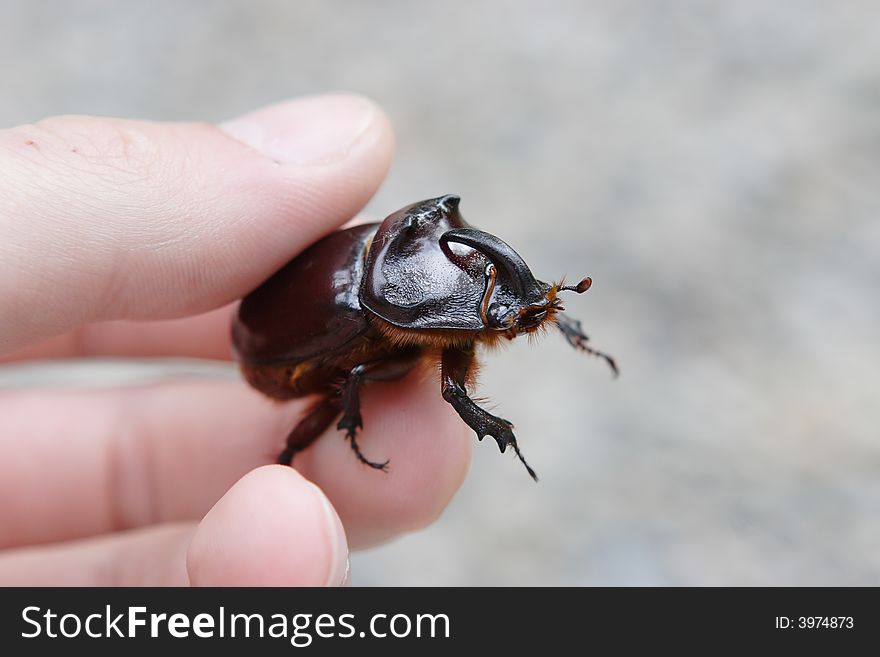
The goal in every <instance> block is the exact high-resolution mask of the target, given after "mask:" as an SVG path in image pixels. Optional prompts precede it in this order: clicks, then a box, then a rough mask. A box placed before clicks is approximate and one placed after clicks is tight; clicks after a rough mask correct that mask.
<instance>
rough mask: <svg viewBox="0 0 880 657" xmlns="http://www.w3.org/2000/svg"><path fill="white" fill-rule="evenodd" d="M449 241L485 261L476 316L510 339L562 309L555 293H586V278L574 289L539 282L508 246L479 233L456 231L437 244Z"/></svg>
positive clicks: (501, 241)
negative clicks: (483, 288) (478, 253)
mask: <svg viewBox="0 0 880 657" xmlns="http://www.w3.org/2000/svg"><path fill="white" fill-rule="evenodd" d="M449 242H457V243H459V244H464V245H466V246H469V247H471V248H473V249H475V250H477V251H479V252H480V253H482V254H483V255H484V256H485V257H486V258H487V259H488V260H489V262H488V263H487V264H486V269H485V277H486V287H485V292H484V295H483V300H482V302H481V304H480V317H481V318H482V320H483V324H484V325H485V326H486V327H487V328H490V329H494V330H496V331H506V332H507V336H508V337H510V338H513V337H516V336H517V335H519V334H521V333H532V332H534V331H536V330H538V329H539V328H540V327H541V326H542V325H543V324H544V322H546V321H547V320H550V319H551V318H552V317H553V315H554V314H555V313H556V312H557V311H559V310H563V308H562V306H561V305H560V300H559V296H558V293H559V292H561V291H563V290H573V291H575V292H577V293H578V294H580V293H582V292H586V291H587V290H588V289H589V287H590V284H591V283H592V281H591V279H589V278H585V279H583V280H582V281H581V282H580V283H578V285H576V286H566V285H562V284H561V283H557V284H553V285H549V284H547V283H544V282H542V281H539V280H537V279H536V278H535V277H534V275H533V274H532V271H531V270H530V269H529V266H528V265H527V264H526V262H525V260H523V259H522V257H521V256H520V255H519V254H518V253H517V252H516V251H514V250H513V248H512V247H511V246H510V245H509V244H507V243H506V242H504V241H503V240H501V239H499V238H498V237H496V236H495V235H492V234H490V233H486V232H484V231H481V230H477V229H474V228H460V229H456V230H450V231H447V232H445V233H444V234H443V235H441V237H440V243H441V245H445V244H447V243H449Z"/></svg>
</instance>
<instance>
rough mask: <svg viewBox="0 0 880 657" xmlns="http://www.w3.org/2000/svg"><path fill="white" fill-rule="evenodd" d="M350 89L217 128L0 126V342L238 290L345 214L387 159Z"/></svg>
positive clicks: (193, 304)
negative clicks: (5, 127)
mask: <svg viewBox="0 0 880 657" xmlns="http://www.w3.org/2000/svg"><path fill="white" fill-rule="evenodd" d="M391 151H392V136H391V129H390V126H389V124H388V121H387V118H386V117H385V115H384V114H383V113H382V111H381V110H380V109H379V108H378V107H377V106H376V105H374V104H373V103H372V102H370V101H368V100H366V99H364V98H360V97H357V96H324V97H315V98H308V99H302V100H295V101H288V102H284V103H279V104H277V105H274V106H271V107H268V108H264V109H262V110H258V111H256V112H253V113H251V114H248V115H246V116H243V117H240V118H238V119H235V120H232V121H229V122H227V123H225V124H223V125H222V126H219V127H218V126H213V125H208V124H193V123H154V122H146V121H129V120H123V119H108V118H95V117H80V116H62V117H54V118H50V119H46V120H43V121H40V122H38V123H36V124H31V125H24V126H19V127H17V128H11V129H8V130H3V131H0V317H2V318H3V322H2V323H0V352H2V351H8V350H11V349H14V348H16V347H19V346H21V345H23V344H25V343H26V342H29V341H34V340H37V339H40V338H44V337H48V336H51V335H55V334H58V333H62V332H64V331H66V330H69V329H71V328H74V327H76V326H78V325H81V324H84V323H87V322H91V321H96V320H106V319H122V318H125V319H149V318H156V319H159V318H168V317H178V316H183V315H189V314H195V313H198V312H202V311H205V310H209V309H211V308H215V307H218V306H220V305H222V304H224V303H227V302H229V301H232V300H234V299H236V298H239V297H241V296H243V295H244V294H245V293H246V292H248V291H249V290H251V289H252V288H254V287H256V285H257V284H259V283H260V282H261V281H262V280H264V279H265V278H267V277H268V276H269V275H270V274H271V273H272V272H273V271H275V270H277V269H278V268H280V267H281V266H282V265H283V264H284V262H286V260H288V259H289V258H290V257H292V256H293V255H295V254H296V253H297V252H299V251H300V250H302V249H303V248H305V246H307V245H308V244H309V243H311V242H313V241H315V240H316V239H317V238H319V237H320V236H321V235H323V234H325V233H327V232H329V231H331V230H333V229H334V228H336V227H337V226H339V225H340V224H341V223H343V222H344V221H346V220H348V219H350V218H351V217H352V216H353V215H354V214H355V213H356V212H357V211H358V210H359V209H360V208H361V207H362V206H363V205H364V203H366V201H367V200H368V199H369V198H370V196H372V194H373V193H374V192H375V190H376V188H377V187H378V185H379V183H380V182H381V180H382V178H383V177H384V175H385V173H386V171H387V168H388V165H389V162H390V158H391Z"/></svg>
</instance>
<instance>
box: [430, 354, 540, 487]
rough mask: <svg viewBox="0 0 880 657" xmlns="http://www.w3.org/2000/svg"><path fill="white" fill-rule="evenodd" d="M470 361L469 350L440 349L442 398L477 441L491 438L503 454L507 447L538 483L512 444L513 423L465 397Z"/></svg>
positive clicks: (513, 442) (533, 473)
mask: <svg viewBox="0 0 880 657" xmlns="http://www.w3.org/2000/svg"><path fill="white" fill-rule="evenodd" d="M473 362H474V351H473V349H457V348H452V347H450V348H447V349H444V350H443V360H442V365H441V375H440V377H441V385H442V389H443V399H445V400H446V401H447V402H449V403H450V404H451V405H452V408H454V409H455V412H456V413H458V414H459V416H461V419H462V420H464V422H465V424H467V425H468V426H469V427H470V428H471V429H473V430H474V431H476V433H477V439H479V440H482V439H483V438H484V437H485V436H492V437H493V438H494V439H495V442H497V443H498V449H500V450H501V452H502V453H503V452H504V450H506V449H507V446H508V445H510V446H511V447H512V448H513V451H514V452H516V455H517V457H519V460H520V461H522V464H523V465H524V466H525V467H526V470H527V471H528V473H529V475H531V477H532V479H534V480H535V481H538V476H537V475H536V474H535V471H534V470H532V468H531V466H530V465H529V464H528V463H526V460H525V459H524V458H523V455H522V453H521V452H520V451H519V446H518V445H517V444H516V437H515V436H514V435H513V424H511V423H510V422H509V421H507V420H505V419H504V418H501V417H497V416H495V415H492V414H490V413H488V412H487V411H485V410H483V409H482V408H480V407H479V406H477V404H476V403H475V402H474V400H473V399H471V398H470V397H468V393H467V388H466V387H465V384H466V382H467V376H468V371H469V370H470V369H471V365H472V364H473Z"/></svg>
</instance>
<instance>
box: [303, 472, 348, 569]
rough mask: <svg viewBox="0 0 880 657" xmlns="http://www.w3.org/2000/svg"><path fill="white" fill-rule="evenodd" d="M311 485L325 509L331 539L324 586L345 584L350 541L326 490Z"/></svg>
mask: <svg viewBox="0 0 880 657" xmlns="http://www.w3.org/2000/svg"><path fill="white" fill-rule="evenodd" d="M309 483H311V482H309ZM311 486H312V488H314V489H315V494H316V495H317V496H318V499H319V500H320V502H321V508H322V509H323V510H324V517H325V519H326V527H327V533H328V538H329V540H330V570H329V572H328V573H327V579H326V580H325V582H324V586H345V584H346V580H348V578H349V574H348V569H349V563H348V541H346V540H345V529H343V527H342V522H341V521H340V520H339V516H338V515H337V514H336V510H335V509H334V508H333V507H332V506H331V505H330V501H329V500H328V499H327V496H326V495H324V492H323V491H322V490H321V489H320V488H318V487H317V486H315V485H314V484H311Z"/></svg>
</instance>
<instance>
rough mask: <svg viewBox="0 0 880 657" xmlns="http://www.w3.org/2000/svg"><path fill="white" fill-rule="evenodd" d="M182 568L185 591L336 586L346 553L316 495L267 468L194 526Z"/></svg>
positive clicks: (333, 519)
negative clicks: (186, 579)
mask: <svg viewBox="0 0 880 657" xmlns="http://www.w3.org/2000/svg"><path fill="white" fill-rule="evenodd" d="M186 567H187V572H188V574H189V581H190V584H192V585H193V586H339V585H341V584H343V583H345V580H346V578H347V576H348V546H347V544H346V540H345V530H344V529H343V528H342V523H341V522H340V521H339V516H338V515H336V511H334V510H333V507H332V506H330V502H329V501H328V500H327V498H326V497H325V496H324V493H322V492H321V490H320V489H319V488H318V487H317V486H315V485H314V484H312V483H311V482H309V481H307V480H306V479H304V478H303V477H302V476H301V475H300V474H299V473H298V472H297V471H296V470H294V469H293V468H288V467H286V466H279V465H267V466H263V467H262V468H257V469H256V470H252V471H251V472H249V473H248V474H246V475H245V476H244V477H242V478H241V479H240V480H239V481H238V482H237V483H236V484H235V485H234V486H233V487H232V488H231V489H229V491H228V492H227V493H226V495H224V496H223V497H222V498H220V501H218V502H217V504H215V505H214V507H213V508H212V509H211V510H210V511H209V512H208V514H207V515H206V516H205V517H204V518H203V519H202V522H201V523H199V526H198V528H197V529H196V532H195V535H194V536H193V538H192V542H191V543H190V545H189V550H188V552H187V559H186Z"/></svg>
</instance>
